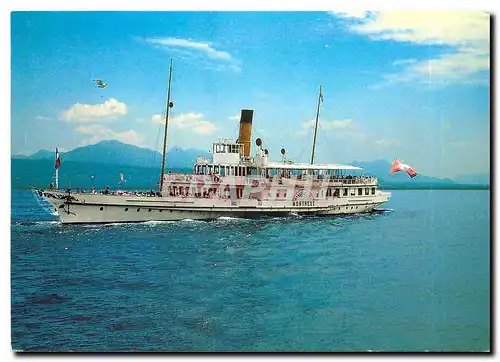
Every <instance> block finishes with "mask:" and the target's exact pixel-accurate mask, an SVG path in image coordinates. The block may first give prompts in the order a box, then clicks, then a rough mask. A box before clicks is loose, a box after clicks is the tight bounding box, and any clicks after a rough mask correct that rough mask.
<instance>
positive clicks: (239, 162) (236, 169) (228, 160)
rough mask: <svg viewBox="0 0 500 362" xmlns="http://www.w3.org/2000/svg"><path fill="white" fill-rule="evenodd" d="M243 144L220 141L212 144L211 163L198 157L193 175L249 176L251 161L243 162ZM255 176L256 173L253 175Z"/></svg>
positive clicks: (226, 140) (225, 140)
mask: <svg viewBox="0 0 500 362" xmlns="http://www.w3.org/2000/svg"><path fill="white" fill-rule="evenodd" d="M242 148H243V144H242V143H238V142H235V141H233V140H228V139H220V140H219V141H218V142H215V143H213V144H212V161H210V160H208V159H206V158H204V157H198V158H197V159H196V164H195V165H194V170H193V171H194V174H195V175H218V176H247V175H250V174H251V173H250V172H251V171H250V169H251V167H250V166H251V164H252V160H251V159H250V160H248V161H245V160H243V157H242V156H241V154H242ZM255 175H256V173H255Z"/></svg>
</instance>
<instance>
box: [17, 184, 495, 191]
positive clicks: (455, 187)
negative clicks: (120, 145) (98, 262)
mask: <svg viewBox="0 0 500 362" xmlns="http://www.w3.org/2000/svg"><path fill="white" fill-rule="evenodd" d="M32 187H35V188H41V189H46V188H47V186H43V187H41V186H32ZM80 188H83V189H90V187H80ZM29 189H30V188H29V187H25V186H16V187H12V188H11V190H29ZM73 189H75V190H76V188H73ZM96 189H98V190H99V189H100V188H99V187H96ZM112 189H116V190H148V191H149V190H151V188H150V187H122V188H121V187H116V188H112ZM380 189H382V190H387V191H399V190H404V191H418V190H488V191H489V190H490V186H489V185H453V186H434V185H433V186H425V185H415V186H381V187H380Z"/></svg>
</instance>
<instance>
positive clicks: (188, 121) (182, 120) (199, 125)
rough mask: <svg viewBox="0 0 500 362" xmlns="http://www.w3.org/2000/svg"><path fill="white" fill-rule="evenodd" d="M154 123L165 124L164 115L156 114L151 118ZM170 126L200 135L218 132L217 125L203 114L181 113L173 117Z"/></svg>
mask: <svg viewBox="0 0 500 362" xmlns="http://www.w3.org/2000/svg"><path fill="white" fill-rule="evenodd" d="M151 120H152V121H153V122H154V123H161V124H163V123H164V122H165V120H164V118H163V115H160V114H155V115H154V116H153V117H151ZM168 124H169V126H174V127H176V128H178V129H186V130H190V131H193V132H195V133H198V134H212V133H213V132H214V131H215V130H216V128H217V127H216V126H215V124H213V123H212V122H209V121H206V120H205V119H204V116H203V114H202V113H194V112H189V113H181V114H179V115H177V116H173V117H171V118H169V120H168Z"/></svg>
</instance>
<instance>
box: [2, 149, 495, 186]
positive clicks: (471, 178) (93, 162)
mask: <svg viewBox="0 0 500 362" xmlns="http://www.w3.org/2000/svg"><path fill="white" fill-rule="evenodd" d="M60 154H61V156H60V157H61V168H60V169H59V180H60V185H61V186H63V187H71V185H73V187H90V186H96V187H104V186H110V187H127V188H131V187H135V188H154V187H156V184H157V181H158V178H159V174H160V167H161V153H159V152H157V151H154V150H151V149H148V148H142V147H138V146H134V145H130V144H125V143H121V142H119V141H101V142H99V143H96V144H93V145H88V146H83V147H78V148H75V149H73V150H71V151H68V152H64V153H62V152H61V153H60ZM197 156H203V157H210V153H208V152H206V151H203V150H197V149H181V148H179V147H173V148H171V149H170V150H169V151H168V152H167V157H166V165H167V169H171V170H172V169H175V170H182V171H183V172H190V171H191V169H192V166H193V164H194V162H195V161H196V157H197ZM54 161H55V152H54V151H47V150H39V151H37V152H35V153H34V154H33V155H30V156H12V162H11V166H12V167H11V169H12V176H11V182H12V187H27V186H40V187H46V186H47V185H48V184H49V183H50V182H53V180H54ZM351 164H353V165H355V166H359V167H362V168H363V169H364V172H365V174H367V175H373V176H376V177H378V179H379V183H380V185H381V186H382V187H385V188H391V187H393V188H400V187H403V188H446V187H450V188H453V187H460V186H463V185H464V184H467V185H489V175H484V174H477V175H464V176H461V177H460V178H459V179H457V180H451V179H448V178H444V179H442V178H437V177H432V176H426V175H421V174H419V175H418V176H417V177H415V178H413V179H410V178H409V177H408V175H407V173H406V172H399V173H395V174H391V175H390V174H389V171H390V169H391V165H392V164H391V163H390V162H388V161H386V160H373V161H364V162H361V161H354V162H352V163H351ZM120 171H123V172H124V174H125V179H126V180H127V182H126V183H125V184H119V183H118V182H119V173H120ZM417 172H418V170H417ZM485 181H486V182H485Z"/></svg>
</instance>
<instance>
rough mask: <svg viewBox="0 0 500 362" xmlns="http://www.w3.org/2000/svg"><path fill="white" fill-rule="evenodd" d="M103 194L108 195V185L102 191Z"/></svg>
mask: <svg viewBox="0 0 500 362" xmlns="http://www.w3.org/2000/svg"><path fill="white" fill-rule="evenodd" d="M103 194H104V195H109V186H106V188H105V189H104V191H103Z"/></svg>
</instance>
